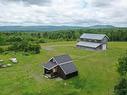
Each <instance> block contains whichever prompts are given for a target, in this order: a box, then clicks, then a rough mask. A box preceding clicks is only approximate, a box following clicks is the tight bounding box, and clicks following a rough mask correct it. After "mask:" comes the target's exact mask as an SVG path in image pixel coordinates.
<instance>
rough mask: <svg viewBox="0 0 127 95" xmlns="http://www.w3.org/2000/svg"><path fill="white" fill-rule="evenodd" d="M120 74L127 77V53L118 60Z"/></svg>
mask: <svg viewBox="0 0 127 95" xmlns="http://www.w3.org/2000/svg"><path fill="white" fill-rule="evenodd" d="M118 65H119V67H118V72H119V73H120V75H123V76H124V75H126V74H127V53H126V54H125V55H124V56H123V57H121V58H120V59H119V60H118Z"/></svg>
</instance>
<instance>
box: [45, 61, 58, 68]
mask: <svg viewBox="0 0 127 95" xmlns="http://www.w3.org/2000/svg"><path fill="white" fill-rule="evenodd" d="M55 66H57V64H56V63H53V62H50V61H49V62H48V63H46V64H44V68H46V69H48V70H50V69H52V68H53V67H55Z"/></svg>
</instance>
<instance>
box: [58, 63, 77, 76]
mask: <svg viewBox="0 0 127 95" xmlns="http://www.w3.org/2000/svg"><path fill="white" fill-rule="evenodd" d="M60 67H61V69H62V70H63V71H64V73H65V74H66V75H67V74H71V73H73V72H76V71H77V69H76V67H75V65H74V64H73V63H72V62H70V63H66V64H61V65H60Z"/></svg>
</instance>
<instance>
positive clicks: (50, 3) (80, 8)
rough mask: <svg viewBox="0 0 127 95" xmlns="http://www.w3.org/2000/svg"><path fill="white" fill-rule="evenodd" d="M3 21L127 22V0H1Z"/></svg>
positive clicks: (85, 23) (85, 24) (66, 23)
mask: <svg viewBox="0 0 127 95" xmlns="http://www.w3.org/2000/svg"><path fill="white" fill-rule="evenodd" d="M0 25H68V26H91V25H114V26H124V27H125V26H127V0H0Z"/></svg>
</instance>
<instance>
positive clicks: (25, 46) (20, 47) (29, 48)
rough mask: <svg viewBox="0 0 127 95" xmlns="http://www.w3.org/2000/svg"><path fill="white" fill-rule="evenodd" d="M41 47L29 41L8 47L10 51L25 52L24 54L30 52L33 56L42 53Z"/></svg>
mask: <svg viewBox="0 0 127 95" xmlns="http://www.w3.org/2000/svg"><path fill="white" fill-rule="evenodd" d="M40 49H41V47H40V45H39V44H36V43H31V42H27V41H22V42H15V43H13V44H12V45H11V46H10V47H8V50H9V51H23V52H30V53H33V54H38V53H40Z"/></svg>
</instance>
